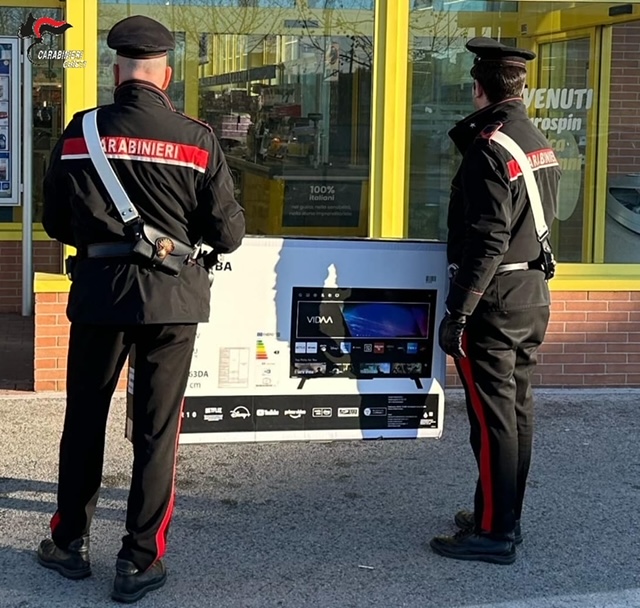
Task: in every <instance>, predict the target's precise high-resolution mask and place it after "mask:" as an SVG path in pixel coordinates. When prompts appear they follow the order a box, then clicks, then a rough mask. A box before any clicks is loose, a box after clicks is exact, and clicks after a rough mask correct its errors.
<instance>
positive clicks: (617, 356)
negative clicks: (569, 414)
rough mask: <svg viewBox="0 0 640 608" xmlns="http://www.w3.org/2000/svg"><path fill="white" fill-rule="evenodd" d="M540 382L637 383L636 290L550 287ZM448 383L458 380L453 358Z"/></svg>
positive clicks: (639, 324) (639, 302) (639, 297)
mask: <svg viewBox="0 0 640 608" xmlns="http://www.w3.org/2000/svg"><path fill="white" fill-rule="evenodd" d="M552 298H553V305H552V310H551V320H550V323H549V328H548V330H547V336H546V339H545V342H544V344H543V345H542V347H541V348H540V351H539V355H538V365H537V367H536V369H535V372H534V374H533V378H532V381H533V384H534V386H541V387H545V388H546V387H559V388H561V387H573V388H576V387H583V388H589V387H594V388H595V387H600V386H601V387H640V292H628V291H620V292H604V291H592V292H584V291H579V292H553V293H552ZM447 386H448V387H451V386H460V381H459V380H458V378H457V375H456V371H455V368H454V366H453V362H452V360H449V361H448V364H447Z"/></svg>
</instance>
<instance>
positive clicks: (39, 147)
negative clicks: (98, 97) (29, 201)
mask: <svg viewBox="0 0 640 608" xmlns="http://www.w3.org/2000/svg"><path fill="white" fill-rule="evenodd" d="M29 13H32V14H33V15H34V17H36V18H40V17H51V18H53V19H56V20H62V19H63V15H62V10H57V9H45V8H7V7H3V8H2V20H0V36H15V35H16V34H17V32H18V30H19V29H20V26H21V25H22V24H23V23H25V22H26V21H27V18H28V16H29ZM63 43H64V37H63V36H46V38H45V46H46V49H47V50H50V49H51V50H56V51H57V50H62V49H63ZM62 64H63V60H62V59H44V60H43V59H38V58H37V53H36V54H35V55H34V57H33V64H32V70H33V182H32V192H33V221H34V223H39V222H41V221H42V202H43V200H42V199H43V194H42V182H43V180H44V175H45V173H46V171H47V167H48V164H49V158H50V156H51V151H52V150H53V147H54V145H55V143H56V141H57V140H58V138H59V137H60V135H61V134H62V131H63V128H64V124H63V122H64V116H63V111H62V110H63V106H62V104H63V95H62V91H63V89H62V82H63V76H62V74H63V68H62ZM16 153H19V154H21V152H16ZM19 162H22V157H21V156H19ZM21 218H22V208H21V207H2V206H0V222H20V221H21Z"/></svg>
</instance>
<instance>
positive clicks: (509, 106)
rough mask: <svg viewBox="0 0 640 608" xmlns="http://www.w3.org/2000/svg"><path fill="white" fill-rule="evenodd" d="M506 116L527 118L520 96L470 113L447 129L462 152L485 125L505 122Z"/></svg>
mask: <svg viewBox="0 0 640 608" xmlns="http://www.w3.org/2000/svg"><path fill="white" fill-rule="evenodd" d="M507 118H509V119H511V120H513V119H514V118H516V119H519V118H525V119H528V116H527V108H526V106H525V105H524V102H523V101H522V98H521V97H512V98H510V99H505V100H503V101H499V102H498V103H494V104H492V105H490V106H487V107H486V108H482V109H481V110H478V111H477V112H474V113H473V114H470V115H469V116H467V117H466V118H465V119H463V120H461V121H460V122H458V123H456V126H455V127H453V129H451V131H449V137H450V138H451V140H452V141H453V143H454V144H455V145H456V147H457V148H458V150H460V152H461V153H462V154H464V153H465V152H466V151H467V148H468V147H469V146H470V145H471V143H472V142H473V140H474V139H475V138H476V137H477V136H478V135H479V134H480V132H481V131H482V130H483V129H484V128H485V127H487V126H488V125H490V124H493V123H497V122H505V120H507Z"/></svg>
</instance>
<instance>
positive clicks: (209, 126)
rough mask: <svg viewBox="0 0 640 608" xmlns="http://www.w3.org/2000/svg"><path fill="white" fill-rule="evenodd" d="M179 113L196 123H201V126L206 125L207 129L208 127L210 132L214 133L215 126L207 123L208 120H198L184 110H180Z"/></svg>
mask: <svg viewBox="0 0 640 608" xmlns="http://www.w3.org/2000/svg"><path fill="white" fill-rule="evenodd" d="M178 114H180V116H184V117H185V118H188V119H189V120H191V121H193V122H195V123H196V124H199V125H200V126H201V127H204V128H205V129H207V131H209V132H210V133H213V127H212V126H211V125H209V124H207V123H206V122H204V121H203V120H198V119H197V118H194V117H193V116H189V115H187V114H185V113H184V112H178Z"/></svg>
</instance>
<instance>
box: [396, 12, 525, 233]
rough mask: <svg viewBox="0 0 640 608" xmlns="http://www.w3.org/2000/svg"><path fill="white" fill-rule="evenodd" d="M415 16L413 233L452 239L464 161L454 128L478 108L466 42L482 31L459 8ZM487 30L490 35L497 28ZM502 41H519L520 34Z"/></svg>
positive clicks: (412, 49) (412, 53) (412, 50)
mask: <svg viewBox="0 0 640 608" xmlns="http://www.w3.org/2000/svg"><path fill="white" fill-rule="evenodd" d="M413 15H414V16H413V17H412V19H411V23H412V26H411V38H410V44H411V47H410V67H411V71H410V75H411V76H410V77H411V135H410V137H411V149H410V181H409V230H408V232H409V237H410V238H427V239H437V240H446V237H447V208H448V204H449V194H450V189H451V180H452V179H453V176H454V175H455V172H456V170H457V168H458V165H459V164H460V160H461V157H460V155H459V153H458V152H457V150H456V148H455V146H454V145H453V143H452V142H451V140H450V139H449V136H448V132H449V130H450V129H451V128H452V127H453V126H454V125H455V123H456V122H458V121H460V120H462V119H463V118H464V117H465V116H467V115H468V114H470V113H471V112H472V111H473V110H474V108H473V105H472V101H471V99H472V94H471V88H472V79H471V76H470V74H469V71H470V70H471V67H472V66H473V55H472V54H471V53H469V52H468V51H467V50H466V49H465V44H466V42H467V40H469V39H470V38H472V37H474V36H475V35H476V34H475V30H474V29H470V28H465V27H460V26H459V25H458V22H459V15H458V13H457V12H454V11H445V12H440V13H438V12H433V11H423V10H420V9H418V10H416V11H415V12H414V13H413ZM478 23H479V24H481V23H483V20H482V18H479V20H478ZM484 32H485V34H484V35H490V32H491V29H490V28H484ZM502 42H504V43H505V44H514V43H515V39H512V38H502Z"/></svg>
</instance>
